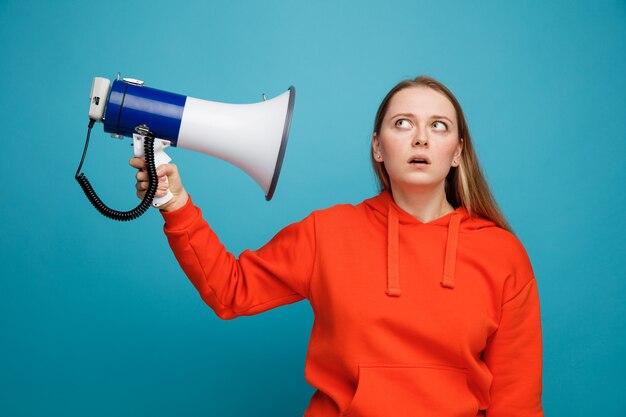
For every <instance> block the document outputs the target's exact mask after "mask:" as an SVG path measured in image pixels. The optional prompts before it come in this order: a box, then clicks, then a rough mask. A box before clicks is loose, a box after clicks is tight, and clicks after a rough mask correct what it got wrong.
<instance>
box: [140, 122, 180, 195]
mask: <svg viewBox="0 0 626 417" xmlns="http://www.w3.org/2000/svg"><path fill="white" fill-rule="evenodd" d="M144 140H145V136H143V135H140V134H138V133H134V134H133V149H134V151H135V156H136V157H137V158H142V159H143V158H144V157H145V154H144ZM170 144H171V142H170V141H169V140H165V139H159V138H155V139H154V166H155V167H157V168H158V167H159V166H160V165H163V164H169V163H170V162H171V161H172V158H170V156H169V155H168V154H167V153H165V149H167V148H168V147H169V146H170ZM165 182H167V177H165ZM173 197H174V195H173V194H172V192H171V191H170V190H169V189H168V190H167V194H166V195H165V196H163V197H154V199H153V200H152V206H153V207H161V206H162V205H163V204H165V203H167V202H169V201H170V200H171V199H172V198H173Z"/></svg>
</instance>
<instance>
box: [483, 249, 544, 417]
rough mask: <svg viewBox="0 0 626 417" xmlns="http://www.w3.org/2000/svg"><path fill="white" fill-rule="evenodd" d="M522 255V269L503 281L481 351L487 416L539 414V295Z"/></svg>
mask: <svg viewBox="0 0 626 417" xmlns="http://www.w3.org/2000/svg"><path fill="white" fill-rule="evenodd" d="M523 254H524V258H525V259H524V260H522V268H519V269H518V270H517V271H516V274H514V275H513V276H512V277H510V279H509V280H507V284H505V292H504V294H505V298H504V302H503V304H502V308H501V316H500V324H499V326H498V329H497V330H496V331H495V333H494V334H493V335H492V336H491V338H490V339H489V341H488V344H487V348H486V349H485V353H484V360H485V363H486V364H487V366H488V367H489V369H490V371H491V373H492V375H493V381H492V385H491V404H490V406H489V407H488V409H487V416H488V417H543V409H542V405H541V391H542V379H541V378H542V377H541V374H542V341H541V318H540V313H539V294H538V291H537V282H536V280H535V278H534V276H533V274H532V269H531V267H530V261H528V259H527V257H526V255H525V251H524V252H523ZM520 269H521V270H520Z"/></svg>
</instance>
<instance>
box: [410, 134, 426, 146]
mask: <svg viewBox="0 0 626 417" xmlns="http://www.w3.org/2000/svg"><path fill="white" fill-rule="evenodd" d="M420 145H424V146H428V135H426V134H425V133H423V132H418V133H417V135H416V136H415V138H413V146H420Z"/></svg>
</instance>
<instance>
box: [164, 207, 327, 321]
mask: <svg viewBox="0 0 626 417" xmlns="http://www.w3.org/2000/svg"><path fill="white" fill-rule="evenodd" d="M162 215H163V218H164V219H165V226H164V230H165V234H166V236H167V239H168V241H169V244H170V247H171V248H172V250H173V252H174V255H175V256H176V259H177V260H178V263H179V264H180V266H181V267H182V269H183V271H184V272H185V274H186V275H187V277H188V278H189V280H190V281H191V282H192V284H193V285H194V286H195V287H196V289H197V290H198V292H199V293H200V296H201V297H202V299H203V300H204V301H205V302H206V303H207V304H208V305H209V306H210V307H211V308H212V309H213V311H215V313H216V314H217V315H218V316H219V317H220V318H222V319H231V318H235V317H237V316H241V315H252V314H257V313H260V312H263V311H266V310H269V309H271V308H274V307H278V306H280V305H284V304H289V303H293V302H296V301H300V300H302V299H303V298H306V297H308V290H309V280H310V275H311V271H312V268H313V260H314V257H315V228H314V218H313V215H310V216H309V217H307V218H305V219H304V220H302V221H301V222H298V223H294V224H292V225H290V226H288V227H286V228H285V229H283V230H282V231H280V232H279V233H278V234H277V235H276V236H274V238H273V239H272V240H271V241H270V242H268V243H267V244H266V245H265V246H263V247H262V248H260V249H259V250H256V251H250V250H246V251H244V252H242V253H241V255H240V256H239V259H237V258H236V257H235V256H234V255H233V254H231V253H229V252H228V251H227V250H226V249H225V247H224V245H222V244H221V243H220V241H219V239H218V237H217V235H216V234H215V233H214V232H213V230H212V229H211V228H210V227H209V225H208V224H207V222H206V221H205V220H204V219H203V218H202V212H201V211H200V209H199V208H198V207H196V206H195V205H193V203H192V202H191V198H190V199H189V201H188V202H187V204H186V205H185V206H184V207H181V208H180V209H178V210H175V211H172V212H162Z"/></svg>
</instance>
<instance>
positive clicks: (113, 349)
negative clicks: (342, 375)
mask: <svg viewBox="0 0 626 417" xmlns="http://www.w3.org/2000/svg"><path fill="white" fill-rule="evenodd" d="M625 51H626V4H625V3H624V1H550V2H545V1H519V2H500V1H487V2H480V1H479V2H469V1H468V2H465V1H443V2H441V1H440V2H423V1H415V0H413V1H385V2H382V1H377V2H367V1H366V2H364V1H345V2H340V1H315V2H303V1H302V2H300V1H299V2H296V1H274V0H270V1H262V2H261V1H258V2H253V1H231V2H208V1H202V2H200V1H197V2H184V1H178V2H169V1H108V2H83V1H55V2H43V1H42V2H34V1H29V0H19V1H18V0H0V56H1V59H0V91H1V94H0V121H1V126H2V128H3V129H2V130H3V132H2V134H3V141H2V162H1V164H0V166H1V167H2V171H3V178H4V179H3V181H2V182H3V186H2V189H3V191H4V192H3V197H2V204H1V205H0V214H1V218H2V226H1V227H2V233H1V238H0V239H1V241H0V246H1V247H0V277H1V280H0V331H1V332H0V415H2V416H42V415H49V416H84V415H89V416H170V415H180V416H199V415H202V416H247V415H255V416H297V415H301V414H302V412H303V411H304V409H305V407H306V405H307V403H308V400H309V397H310V395H311V394H312V388H311V387H309V386H308V385H307V384H306V383H305V381H304V376H303V367H304V359H305V353H306V348H307V342H308V335H309V331H310V328H311V324H312V315H311V312H310V308H309V307H308V305H307V304H306V303H298V304H295V305H291V306H286V307H283V308H280V309H276V310H273V311H270V312H267V313H265V314H263V315H260V316H257V317H249V318H241V319H237V320H234V321H229V322H223V321H220V320H219V319H218V318H217V317H216V316H214V314H213V313H212V312H211V310H210V309H209V308H207V307H206V306H205V305H204V304H203V303H202V301H201V300H200V298H199V297H198V296H197V294H196V292H195V290H194V289H193V287H192V286H191V284H189V282H188V281H187V279H186V278H185V277H184V275H183V273H182V272H181V270H180V269H179V267H178V266H177V264H176V262H175V260H174V257H173V255H172V254H171V253H170V251H169V248H168V246H167V243H166V240H165V237H164V236H163V233H162V230H161V227H162V220H161V217H160V216H159V214H158V213H157V212H156V211H154V210H152V211H151V212H149V213H148V214H147V215H145V216H144V217H142V218H141V219H140V220H137V221H135V222H131V223H117V222H113V221H110V220H108V219H105V218H104V217H102V216H100V215H99V214H98V213H97V212H96V211H95V210H94V209H93V208H92V207H91V206H90V205H89V203H88V202H87V200H86V199H85V197H84V195H83V194H82V192H81V190H80V188H79V187H78V185H77V184H76V183H75V181H74V178H73V176H74V172H75V170H76V166H77V164H78V161H79V159H80V155H81V152H82V148H83V143H84V142H83V141H84V135H85V131H86V126H87V109H88V104H89V103H88V101H89V99H88V97H89V90H90V87H91V81H92V77H94V76H104V77H108V78H113V77H114V76H115V74H116V73H117V72H118V71H120V72H121V73H122V75H123V76H128V77H135V78H140V79H143V80H145V81H146V83H147V85H149V86H152V87H155V88H160V89H164V90H168V91H172V92H176V93H180V94H185V95H191V96H194V97H198V98H204V99H209V100H214V101H224V102H231V103H250V102H257V101H259V100H260V97H261V93H266V94H267V96H268V97H274V96H276V95H278V94H280V93H282V92H283V91H285V90H286V89H287V87H288V86H289V85H291V84H293V85H295V86H296V88H297V99H296V108H295V116H294V119H293V124H292V130H291V136H290V141H289V146H288V149H287V157H286V159H285V163H284V166H283V172H282V174H281V179H280V182H279V184H278V188H277V192H276V195H275V197H274V199H273V200H272V201H271V202H270V203H267V202H265V200H264V198H263V193H262V191H261V190H260V189H259V188H258V187H257V185H256V184H255V183H254V182H253V181H252V180H251V179H250V178H249V177H247V176H246V175H245V174H244V173H243V172H241V171H239V170H238V169H236V168H234V167H231V166H229V165H227V164H226V163H224V162H222V161H218V160H216V159H213V158H211V157H208V156H205V155H200V154H196V153H193V152H189V151H185V150H181V149H174V150H172V151H171V152H170V155H171V156H173V158H174V160H175V162H176V163H178V164H179V166H180V168H181V171H182V174H183V178H184V180H185V185H186V188H187V189H188V190H189V191H190V192H191V193H192V194H193V196H194V199H195V202H196V203H197V204H198V205H199V206H200V207H202V208H203V210H204V214H205V217H206V218H207V219H209V221H210V222H211V224H212V225H213V226H214V228H215V229H216V230H217V232H218V233H219V235H220V237H221V239H222V241H223V242H224V243H225V244H226V245H227V247H228V248H229V249H230V250H232V251H233V252H235V253H239V252H240V251H242V250H243V249H245V248H248V247H249V248H256V247H259V246H260V245H262V244H263V243H264V242H266V241H267V240H268V239H270V238H271V237H272V236H273V235H274V233H276V232H277V231H278V230H279V229H280V228H282V227H283V226H285V225H287V224H288V223H290V222H292V221H295V220H298V219H300V218H302V217H304V216H305V215H306V214H308V213H309V212H310V211H311V210H314V209H318V208H323V207H327V206H329V205H332V204H336V203H343V202H351V203H357V202H359V201H361V200H363V199H364V198H367V197H369V196H371V195H373V194H374V193H375V192H376V188H375V181H374V177H373V174H372V173H371V170H370V168H369V158H368V155H369V144H370V137H371V136H370V135H371V126H372V123H373V119H374V113H375V111H376V108H377V106H378V103H379V102H380V100H381V99H382V97H383V96H384V95H385V93H386V92H387V91H388V90H389V89H390V88H391V87H392V86H393V85H394V84H395V83H396V82H398V81H400V80H401V79H404V78H410V77H414V76H415V75H417V74H429V75H432V76H434V77H435V78H438V79H439V80H441V81H442V82H444V83H445V84H446V85H448V86H449V87H450V88H451V89H452V91H453V92H455V94H456V95H457V97H458V98H459V100H460V101H461V103H462V105H463V106H464V110H465V112H466V115H467V118H468V120H469V124H470V128H471V130H472V135H473V138H474V141H475V143H476V147H477V151H478V154H479V157H480V160H481V163H482V165H483V168H484V170H485V172H486V175H487V177H488V179H489V181H490V184H491V186H492V188H493V191H494V193H495V195H496V197H497V199H498V201H499V203H500V205H501V206H502V208H503V210H504V212H505V213H506V215H507V216H508V218H509V220H510V222H511V224H512V225H513V227H514V229H515V230H516V232H517V234H518V236H519V237H520V239H521V240H522V241H523V242H524V244H525V246H526V248H527V251H528V252H529V254H530V257H531V259H532V261H533V265H534V268H535V272H536V275H537V278H538V282H539V289H540V295H541V301H542V317H543V331H544V344H545V347H544V361H545V366H544V406H545V410H546V415H550V416H568V417H570V416H588V415H596V416H623V415H626V397H625V396H624V387H625V385H624V374H625V373H626V361H625V360H624V355H625V354H626V338H625V336H624V329H625V320H624V316H625V314H626V308H625V303H624V299H625V296H626V288H625V278H626V262H625V261H624V256H625V255H626V250H625V249H626V248H625V244H624V237H623V236H624V233H625V232H626V230H625V227H624V226H625V220H624V214H623V208H624V203H625V198H624V185H623V181H624V179H626V175H625V174H626V169H625V166H626V165H625V164H624V154H625V151H626V134H625V132H626V117H625V115H626V99H625V97H626V75H625V74H626V53H625ZM129 143H130V141H129V140H128V139H126V140H124V141H117V140H114V139H111V138H109V136H108V135H106V134H105V133H104V132H103V131H102V129H101V126H98V127H97V129H96V130H95V131H94V134H93V135H92V144H91V147H90V151H89V154H88V155H87V160H86V164H85V167H84V171H85V172H86V173H87V174H88V176H89V178H90V179H91V180H92V183H93V184H94V186H95V188H96V190H97V191H98V193H99V194H100V195H101V196H102V198H103V199H104V200H105V201H107V202H108V203H109V204H110V205H111V206H113V207H115V208H119V209H128V208H130V207H132V206H134V205H135V204H136V203H137V200H136V199H135V197H134V189H133V186H134V170H133V169H132V168H130V167H129V166H128V165H127V161H128V159H129V158H130V157H131V155H132V150H131V147H130V146H129Z"/></svg>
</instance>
